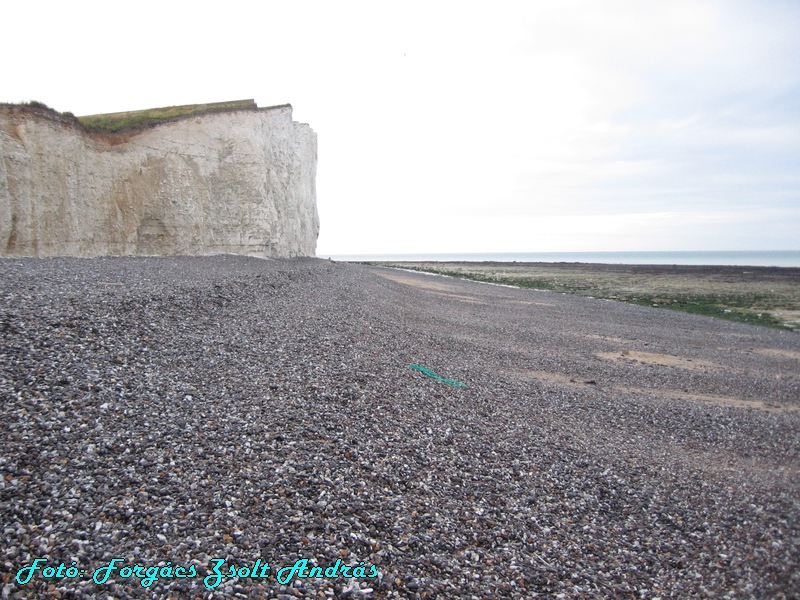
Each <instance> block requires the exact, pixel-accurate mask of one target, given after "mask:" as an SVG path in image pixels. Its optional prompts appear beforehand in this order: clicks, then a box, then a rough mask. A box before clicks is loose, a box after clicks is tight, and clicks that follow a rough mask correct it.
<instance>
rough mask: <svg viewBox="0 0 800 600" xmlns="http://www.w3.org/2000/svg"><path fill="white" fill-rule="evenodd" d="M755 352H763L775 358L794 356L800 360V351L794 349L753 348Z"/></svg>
mask: <svg viewBox="0 0 800 600" xmlns="http://www.w3.org/2000/svg"><path fill="white" fill-rule="evenodd" d="M753 352H757V353H758V354H763V355H765V356H773V357H775V358H793V359H794V360H800V352H795V351H794V350H782V349H780V348H753Z"/></svg>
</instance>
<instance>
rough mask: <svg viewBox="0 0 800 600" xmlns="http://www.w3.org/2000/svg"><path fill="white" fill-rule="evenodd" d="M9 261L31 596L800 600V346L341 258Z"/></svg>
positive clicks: (732, 326)
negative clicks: (147, 573) (237, 570)
mask: <svg viewBox="0 0 800 600" xmlns="http://www.w3.org/2000/svg"><path fill="white" fill-rule="evenodd" d="M0 273H1V274H2V276H1V277H0V339H1V340H2V350H0V398H2V404H0V425H1V426H2V427H0V447H1V448H2V452H0V476H1V477H2V480H1V481H2V482H1V483H0V519H2V551H3V556H2V557H0V560H2V565H3V568H2V573H3V578H2V583H0V590H2V597H3V599H6V598H52V597H60V598H90V597H91V598H107V599H111V598H137V597H154V598H156V597H157V598H172V597H174V598H280V599H281V600H285V599H286V598H297V597H301V598H325V597H353V598H359V597H363V598H370V597H371V598H532V597H537V596H541V597H562V598H608V597H619V598H649V599H654V598H694V597H697V598H706V597H712V596H713V597H718V598H767V597H769V598H793V597H797V596H798V595H800V493H798V492H800V471H799V470H798V469H800V435H799V434H800V336H798V335H797V334H796V333H792V332H789V331H779V330H769V329H765V328H759V327H753V326H748V325H742V324H738V323H732V322H725V321H720V320H715V319H711V318H707V317H701V316H696V315H688V314H682V313H677V312H671V311H663V310H658V309H654V308H647V307H640V306H631V305H626V304H622V303H619V302H610V301H603V300H597V299H591V298H584V297H580V296H570V295H563V294H557V293H552V292H541V291H534V290H524V289H511V288H506V287H499V286H490V285H485V284H481V283H476V282H470V281H463V280H455V279H449V278H443V277H437V276H433V275H426V274H421V273H420V274H415V273H408V272H402V271H397V270H390V269H382V268H378V267H366V266H360V265H350V264H342V263H332V262H329V261H322V260H316V259H294V260H259V259H254V258H246V257H234V256H216V257H180V258H178V257H163V258H99V259H69V258H63V259H44V260H42V259H3V260H0ZM412 363H414V364H419V365H422V366H425V367H427V368H430V369H432V370H434V371H435V372H436V373H438V374H439V375H441V376H442V377H444V378H449V379H453V380H458V381H461V382H464V383H466V387H454V386H450V385H448V384H446V383H443V382H441V381H437V380H434V379H432V378H430V377H426V376H425V375H424V374H423V373H421V372H418V371H415V370H412V369H409V368H408V365H409V364H412ZM36 558H45V559H46V561H47V563H46V565H54V566H57V565H59V564H61V563H64V564H65V565H66V566H70V565H72V564H73V562H74V563H75V566H76V567H79V568H82V569H85V570H86V576H85V577H80V576H78V577H75V578H68V577H63V578H58V577H53V578H50V579H47V578H45V577H44V576H43V574H42V571H39V572H37V573H36V574H34V576H33V577H32V578H31V580H30V581H29V582H27V583H26V584H24V585H20V584H18V583H17V582H16V581H15V575H16V574H17V573H18V572H19V570H20V569H22V568H23V567H24V566H25V565H30V564H31V563H32V561H33V560H34V559H36ZM114 558H122V559H124V560H125V563H124V564H123V563H119V564H120V565H123V566H124V565H130V566H133V565H134V564H139V565H141V566H142V567H150V566H158V567H159V569H164V568H167V567H172V568H173V569H174V568H176V567H177V566H181V567H183V568H185V569H186V572H187V573H188V572H190V571H189V570H190V569H192V568H194V572H195V573H196V575H195V576H194V577H185V578H178V577H176V576H175V571H171V572H167V571H164V573H168V574H167V575H163V576H161V575H159V576H158V578H157V579H155V580H154V581H152V582H151V584H150V585H149V586H147V587H143V586H142V581H143V579H142V578H141V577H136V576H131V577H128V578H123V577H121V576H120V575H119V573H118V572H114V573H113V574H112V575H111V576H110V577H109V579H108V580H107V581H106V582H104V583H102V584H97V583H95V582H94V581H93V580H92V577H91V575H92V573H93V571H96V570H97V569H99V568H100V567H103V566H105V565H109V564H110V563H111V561H112V560H113V559H114ZM304 558H306V559H309V562H308V567H309V570H310V569H311V568H312V567H313V566H315V565H316V566H320V567H321V568H322V569H325V568H328V567H331V566H332V565H339V566H338V567H337V569H338V570H337V572H336V574H335V576H334V577H325V576H322V577H305V578H301V577H297V576H293V577H292V578H290V580H289V581H287V582H286V584H282V583H280V582H279V581H278V580H277V577H276V573H277V571H278V569H280V568H281V567H284V566H287V565H288V566H292V565H295V564H297V561H298V560H302V559H304ZM214 559H223V560H224V564H225V566H226V568H227V567H228V566H229V565H237V566H238V567H248V568H250V567H253V565H255V563H256V561H258V560H260V561H261V562H260V563H259V568H262V567H261V565H263V563H264V562H268V563H269V564H270V567H271V569H272V570H271V572H270V574H269V576H268V577H264V578H259V577H252V576H242V577H238V576H237V577H235V578H227V577H225V578H220V579H219V581H218V585H216V586H214V587H213V588H209V587H208V586H206V585H205V584H204V582H206V581H207V579H206V578H207V577H209V576H211V577H212V579H211V580H209V581H212V582H213V580H214V577H213V576H214V570H213V568H214V565H215V564H216V563H214ZM337 561H338V562H337ZM42 564H43V566H44V563H42ZM359 565H363V566H364V567H365V568H366V569H367V571H366V572H365V576H364V577H355V578H353V577H352V576H351V577H347V576H345V575H344V574H343V573H342V571H341V566H348V567H349V568H350V569H351V570H353V569H355V568H356V567H358V566H359ZM371 566H375V567H376V571H377V573H378V575H377V576H374V577H370V576H369V574H370V573H369V568H370V567H371ZM160 572H161V571H159V573H160ZM351 575H352V573H351Z"/></svg>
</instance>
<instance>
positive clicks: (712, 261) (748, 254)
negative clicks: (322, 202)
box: [317, 250, 800, 267]
mask: <svg viewBox="0 0 800 600" xmlns="http://www.w3.org/2000/svg"><path fill="white" fill-rule="evenodd" d="M317 256H318V257H319V258H330V259H332V260H337V261H342V262H364V261H425V262H545V263H560V262H565V263H599V264H619V265H707V266H742V267H800V250H746V251H745V250H737V251H675V252H476V253H427V254H426V253H418V254H415V253H407V254H317Z"/></svg>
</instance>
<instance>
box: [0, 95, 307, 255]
mask: <svg viewBox="0 0 800 600" xmlns="http://www.w3.org/2000/svg"><path fill="white" fill-rule="evenodd" d="M316 164H317V138H316V134H315V133H314V132H313V130H312V129H311V128H310V127H309V126H308V125H306V124H304V123H297V122H294V121H292V107H291V106H289V105H285V106H277V107H269V108H254V109H244V110H229V111H218V112H208V113H200V114H193V115H190V116H188V117H186V118H179V119H174V120H170V121H166V122H163V123H160V124H157V125H154V126H148V127H140V128H130V129H126V130H122V131H119V132H114V133H111V132H103V131H91V130H88V129H86V128H84V127H83V126H81V125H80V124H79V123H78V122H77V121H76V120H75V119H74V118H70V117H65V116H61V115H59V114H58V113H55V112H49V111H46V110H38V109H32V108H28V107H22V106H16V105H0V254H5V255H15V256H103V255H170V254H217V253H224V252H229V253H235V254H246V255H252V256H271V257H292V256H314V254H315V250H316V243H317V235H318V233H319V216H318V213H317V205H316V185H315V179H316Z"/></svg>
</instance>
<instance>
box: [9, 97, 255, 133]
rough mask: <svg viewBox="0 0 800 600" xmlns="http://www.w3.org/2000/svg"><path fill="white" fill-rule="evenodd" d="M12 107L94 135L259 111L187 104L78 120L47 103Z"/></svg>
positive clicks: (238, 103) (237, 104)
mask: <svg viewBox="0 0 800 600" xmlns="http://www.w3.org/2000/svg"><path fill="white" fill-rule="evenodd" d="M11 106H21V107H24V108H33V109H38V110H40V111H46V112H48V113H51V114H53V115H57V116H61V117H68V118H70V119H74V120H76V121H77V122H78V123H80V124H81V125H83V126H84V127H85V128H86V129H90V130H94V131H119V130H120V129H125V128H128V127H146V126H148V125H153V124H156V123H159V122H162V121H167V120H169V119H175V118H178V117H185V116H187V115H193V114H198V113H209V112H220V111H226V110H237V109H238V110H241V109H257V108H258V105H257V104H256V103H255V100H234V101H231V102H213V103H210V104H185V105H182V106H165V107H163V108H148V109H145V110H134V111H129V112H119V113H107V114H100V115H86V116H83V117H76V116H75V115H74V114H72V113H71V112H59V111H57V110H55V109H54V108H50V107H49V106H47V105H46V104H45V103H44V102H39V101H38V100H29V101H27V102H20V103H18V104H15V105H11Z"/></svg>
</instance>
